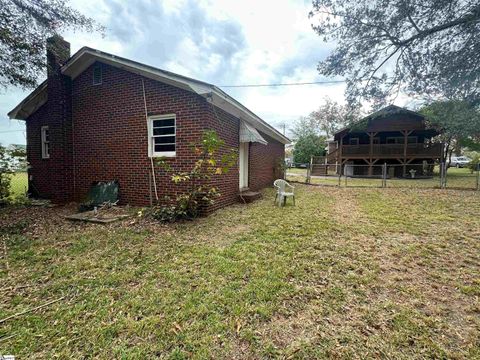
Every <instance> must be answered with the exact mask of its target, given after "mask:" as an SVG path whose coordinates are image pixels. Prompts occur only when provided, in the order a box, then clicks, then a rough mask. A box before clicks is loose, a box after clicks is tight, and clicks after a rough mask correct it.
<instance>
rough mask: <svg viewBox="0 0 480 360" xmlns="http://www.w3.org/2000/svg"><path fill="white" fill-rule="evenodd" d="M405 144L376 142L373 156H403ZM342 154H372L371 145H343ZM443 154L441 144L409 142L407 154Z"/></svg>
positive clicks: (367, 155)
mask: <svg viewBox="0 0 480 360" xmlns="http://www.w3.org/2000/svg"><path fill="white" fill-rule="evenodd" d="M404 149H405V145H403V144H374V145H373V146H372V148H371V150H372V156H374V157H381V156H403V155H404ZM342 154H343V155H344V156H345V155H354V156H362V155H364V156H366V157H369V156H370V145H363V144H362V145H343V147H342ZM441 154H442V146H441V144H431V145H425V144H407V156H412V155H415V156H429V157H435V156H438V157H440V156H441Z"/></svg>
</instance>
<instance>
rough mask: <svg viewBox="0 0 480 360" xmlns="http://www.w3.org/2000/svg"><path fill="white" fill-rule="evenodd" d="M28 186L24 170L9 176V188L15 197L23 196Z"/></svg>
mask: <svg viewBox="0 0 480 360" xmlns="http://www.w3.org/2000/svg"><path fill="white" fill-rule="evenodd" d="M27 187H28V175H27V173H26V172H18V173H15V174H13V175H12V176H11V182H10V190H11V192H12V196H13V197H15V198H18V197H24V196H25V194H26V192H27Z"/></svg>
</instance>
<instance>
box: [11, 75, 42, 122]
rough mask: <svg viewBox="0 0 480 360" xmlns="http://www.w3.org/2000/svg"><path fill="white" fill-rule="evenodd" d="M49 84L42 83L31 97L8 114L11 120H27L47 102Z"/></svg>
mask: <svg viewBox="0 0 480 360" xmlns="http://www.w3.org/2000/svg"><path fill="white" fill-rule="evenodd" d="M47 98H48V95H47V82H46V81H44V82H43V83H41V84H40V85H39V86H38V87H37V88H36V89H35V90H33V91H32V92H31V93H30V95H28V96H27V97H26V98H25V99H23V100H22V101H21V102H20V103H19V104H18V105H17V106H15V108H14V109H13V110H11V111H10V112H9V113H8V117H9V118H10V119H17V120H26V119H27V118H28V117H29V116H30V115H31V114H33V113H34V112H35V111H37V110H38V109H39V108H40V107H41V106H42V105H44V104H45V103H46V102H47Z"/></svg>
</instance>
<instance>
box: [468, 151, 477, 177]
mask: <svg viewBox="0 0 480 360" xmlns="http://www.w3.org/2000/svg"><path fill="white" fill-rule="evenodd" d="M479 166H480V154H475V155H474V156H473V157H472V158H471V160H470V162H469V163H468V168H469V169H470V172H471V173H472V174H473V172H474V171H477V170H479Z"/></svg>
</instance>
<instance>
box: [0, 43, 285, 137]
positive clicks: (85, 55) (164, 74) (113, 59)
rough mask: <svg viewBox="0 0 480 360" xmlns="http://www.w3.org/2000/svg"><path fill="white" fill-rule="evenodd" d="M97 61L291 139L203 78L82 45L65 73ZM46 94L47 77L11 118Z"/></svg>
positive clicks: (37, 105)
mask: <svg viewBox="0 0 480 360" xmlns="http://www.w3.org/2000/svg"><path fill="white" fill-rule="evenodd" d="M96 61H99V62H102V63H105V64H108V65H111V66H114V67H117V68H121V69H124V70H127V71H130V72H133V73H136V74H139V75H141V76H144V77H147V78H150V79H153V80H157V81H160V82H163V83H166V84H170V85H172V86H175V87H179V88H182V89H185V90H187V91H191V92H194V93H196V94H198V95H200V96H203V97H205V98H206V99H207V101H209V102H210V103H212V104H214V105H216V106H217V107H219V108H221V109H223V110H225V111H226V112H228V113H230V114H232V115H234V116H236V117H238V118H240V119H242V120H244V121H246V122H247V123H250V124H251V125H253V126H254V127H255V128H256V129H258V130H260V131H262V132H263V133H265V134H267V135H269V136H271V137H272V138H274V139H276V140H278V141H280V142H281V143H283V144H288V143H289V142H290V139H288V138H287V137H286V136H284V135H282V134H281V133H280V132H279V131H278V130H276V129H275V128H274V127H272V126H271V125H270V124H268V123H267V122H265V121H264V120H263V119H261V118H260V117H259V116H257V115H256V114H254V113H253V112H252V111H250V110H249V109H247V108H246V107H245V106H244V105H242V104H241V103H240V102H238V101H237V100H235V99H234V98H233V97H231V96H230V95H228V94H227V93H225V92H224V91H223V90H221V89H220V88H218V87H217V86H215V85H213V84H209V83H207V82H204V81H200V80H196V79H192V78H189V77H186V76H183V75H179V74H175V73H172V72H170V71H166V70H162V69H158V68H155V67H153V66H149V65H145V64H142V63H139V62H136V61H133V60H129V59H126V58H123V57H120V56H116V55H112V54H109V53H106V52H103V51H100V50H96V49H92V48H89V47H83V48H81V49H80V50H79V51H77V52H76V53H75V54H74V55H73V56H71V57H70V59H68V61H67V62H66V63H65V65H63V67H62V68H61V71H62V73H63V74H65V75H68V76H70V77H71V78H72V79H75V78H76V77H77V76H78V75H80V74H81V73H82V72H83V71H84V70H86V69H87V68H88V67H89V66H91V65H92V64H93V63H95V62H96ZM47 97H48V95H47V82H46V81H44V82H42V83H41V84H40V85H39V86H38V87H37V88H36V89H35V90H34V91H33V92H32V93H30V94H29V95H28V96H27V97H26V98H25V99H24V100H23V101H22V102H20V103H19V104H18V105H17V106H16V107H15V108H14V109H13V110H11V111H10V112H9V113H8V116H9V117H10V118H11V119H19V120H26V119H27V118H28V116H30V115H31V114H33V113H34V112H35V111H36V110H37V109H38V108H40V106H42V105H43V104H45V103H46V102H47Z"/></svg>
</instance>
